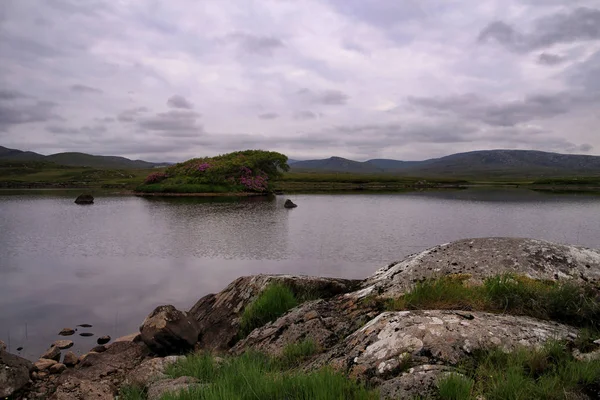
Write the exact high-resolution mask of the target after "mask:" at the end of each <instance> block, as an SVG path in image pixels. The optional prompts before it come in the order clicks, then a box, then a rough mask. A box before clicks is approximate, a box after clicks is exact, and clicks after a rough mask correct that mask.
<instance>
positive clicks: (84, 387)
mask: <svg viewBox="0 0 600 400" xmlns="http://www.w3.org/2000/svg"><path fill="white" fill-rule="evenodd" d="M65 375H66V374H63V375H61V378H62V377H63V376H65ZM117 392H118V391H117V388H116V387H115V386H114V385H112V384H111V383H110V382H106V381H100V380H98V381H91V380H87V379H81V378H78V377H75V376H68V377H67V378H66V379H65V380H63V381H62V382H61V383H60V385H59V386H58V387H57V388H56V392H54V394H53V395H52V397H50V399H51V400H88V399H89V400H91V399H94V400H113V399H114V398H115V396H116V395H117Z"/></svg>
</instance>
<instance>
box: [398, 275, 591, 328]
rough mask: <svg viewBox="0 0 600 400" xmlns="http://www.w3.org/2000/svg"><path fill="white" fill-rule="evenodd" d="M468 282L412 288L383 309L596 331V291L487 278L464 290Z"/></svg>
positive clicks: (452, 278)
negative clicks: (521, 319) (472, 313)
mask: <svg viewBox="0 0 600 400" xmlns="http://www.w3.org/2000/svg"><path fill="white" fill-rule="evenodd" d="M469 278H470V275H467V274H457V275H448V276H445V277H442V278H439V279H433V280H426V281H423V282H420V283H417V284H416V285H415V287H414V288H413V289H412V290H411V291H409V292H408V293H406V294H404V295H403V296H401V297H399V298H397V299H393V300H390V301H389V303H388V307H387V308H388V309H391V310H417V309H437V310H477V311H488V312H502V313H509V314H515V315H527V316H530V317H535V318H540V319H545V320H554V321H558V322H563V323H566V324H569V325H573V326H578V327H586V328H589V329H592V330H598V329H600V301H599V300H598V290H597V289H596V288H593V287H591V286H578V285H575V284H572V283H569V282H555V281H540V280H535V279H531V278H527V277H525V276H519V275H515V274H504V275H498V276H493V277H490V278H487V279H486V280H485V281H484V283H483V285H469V284H467V281H468V279H469Z"/></svg>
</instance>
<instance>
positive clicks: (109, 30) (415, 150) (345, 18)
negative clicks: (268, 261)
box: [0, 0, 600, 161]
mask: <svg viewBox="0 0 600 400" xmlns="http://www.w3.org/2000/svg"><path fill="white" fill-rule="evenodd" d="M73 32H77V34H73ZM0 53H1V54H2V55H3V57H2V63H0V145H3V146H7V147H14V148H20V149H24V150H33V151H38V152H41V153H53V152H59V151H83V152H89V153H94V154H111V155H123V156H127V157H132V158H142V159H148V160H174V161H178V160H184V159H186V158H190V157H195V156H204V155H214V154H217V153H222V152H226V151H232V150H240V149H245V148H264V149H269V150H277V151H281V152H284V153H286V154H288V155H289V156H290V157H292V158H296V159H302V158H318V157H328V156H331V155H338V156H342V157H350V158H354V159H361V160H364V159H369V158H383V157H386V158H397V159H406V160H417V159H424V158H428V157H436V156H441V155H445V154H449V153H452V152H459V151H469V150H476V149H493V148H514V149H539V150H548V151H558V152H574V153H588V154H600V135H599V132H598V126H600V115H599V113H598V110H599V109H600V5H599V4H598V2H597V0H573V1H570V2H568V3H567V2H561V1H538V0H527V1H519V0H485V1H477V0H466V1H463V0H461V1H459V0H448V1H441V0H423V1H413V0H411V1H406V2H398V1H395V0H377V1H373V2H365V1H362V0H326V1H323V0H307V1H303V2H293V1H281V0H265V1H261V2H254V3H252V4H245V3H243V2H239V1H235V0H219V1H217V0H214V1H211V0H207V1H203V2H196V1H193V0H181V1H177V2H155V1H150V2H147V1H142V0H131V1H127V2H114V1H108V0H93V1H86V2H80V1H77V0H52V1H46V2H34V1H33V0H5V1H3V2H2V5H0Z"/></svg>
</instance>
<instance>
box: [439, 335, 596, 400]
mask: <svg viewBox="0 0 600 400" xmlns="http://www.w3.org/2000/svg"><path fill="white" fill-rule="evenodd" d="M569 350H570V349H569V348H568V346H567V344H566V343H564V342H559V341H550V342H548V343H547V344H546V345H545V346H544V347H543V348H540V349H526V348H522V349H518V350H516V351H513V352H511V353H506V352H504V351H502V350H501V349H497V348H496V349H490V350H487V351H481V352H479V353H477V354H475V355H474V357H473V358H471V359H469V360H468V361H467V362H465V363H463V365H462V366H460V367H459V371H460V373H456V374H449V375H447V376H445V377H444V378H442V379H441V380H440V381H439V382H438V394H439V398H440V399H443V400H471V399H472V400H475V399H477V398H485V399H487V400H518V399H540V400H554V399H556V400H559V399H581V398H596V396H597V395H598V391H599V390H600V360H596V361H578V360H576V359H575V358H574V357H573V356H572V354H571V352H570V351H569Z"/></svg>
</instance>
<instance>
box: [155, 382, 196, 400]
mask: <svg viewBox="0 0 600 400" xmlns="http://www.w3.org/2000/svg"><path fill="white" fill-rule="evenodd" d="M199 384H200V381H198V379H196V378H192V377H190V376H181V377H179V378H177V379H163V380H159V381H156V382H153V383H152V384H150V386H149V387H148V400H160V399H161V398H162V397H163V396H164V395H166V394H168V393H173V394H175V393H177V392H180V391H182V390H186V389H190V388H191V387H193V386H198V385H199Z"/></svg>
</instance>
